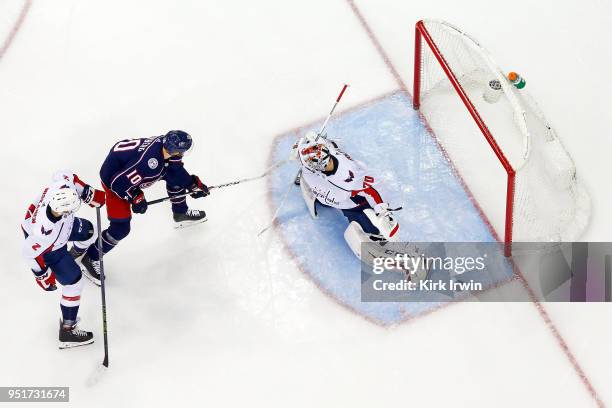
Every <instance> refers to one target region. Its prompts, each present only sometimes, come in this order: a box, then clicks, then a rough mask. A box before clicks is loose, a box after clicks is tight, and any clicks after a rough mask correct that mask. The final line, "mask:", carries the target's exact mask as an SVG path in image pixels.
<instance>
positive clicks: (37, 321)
mask: <svg viewBox="0 0 612 408" xmlns="http://www.w3.org/2000/svg"><path fill="white" fill-rule="evenodd" d="M26 2H27V0H3V1H2V3H0V35H1V36H2V37H0V47H3V44H4V41H5V40H4V39H5V38H9V37H10V36H11V27H12V25H13V23H14V22H15V20H16V19H17V17H18V15H19V10H21V7H22V5H23V4H25V3H26ZM351 4H352V3H350V2H347V1H345V0H334V1H323V0H316V1H315V0H311V1H281V0H260V1H257V2H247V1H244V0H243V1H238V0H225V1H219V0H208V1H196V0H190V1H188V0H183V1H180V2H171V1H151V0H149V1H144V0H133V1H130V2H126V1H117V0H107V1H83V0H81V1H78V0H64V1H61V2H57V1H56V2H52V1H45V0H33V1H32V3H31V8H30V10H29V12H28V13H27V15H26V17H25V20H24V22H23V24H22V26H21V28H20V30H19V31H18V32H17V34H16V35H15V36H14V41H12V43H11V44H10V47H9V48H7V49H6V52H4V53H3V54H0V118H1V120H0V134H1V137H2V151H3V158H2V161H1V164H0V166H1V167H0V168H1V169H2V170H3V174H4V177H3V178H2V181H1V187H2V189H1V191H2V199H1V200H0V223H1V226H2V228H1V229H0V239H1V242H2V246H1V249H0V255H1V259H2V260H3V262H2V267H0V278H1V283H0V323H1V324H2V326H3V329H2V331H1V337H0V339H1V340H0V386H10V385H22V386H27V385H32V386H34V385H37V386H43V385H54V386H70V387H71V406H79V407H80V406H84V407H98V406H99V407H102V406H105V407H107V406H111V405H114V406H144V405H145V404H148V405H150V406H169V405H173V406H174V405H177V406H178V405H180V404H183V405H185V406H245V405H254V406H279V407H280V406H283V407H284V406H292V407H298V406H304V407H307V406H308V407H311V406H330V407H331V406H333V407H353V406H355V407H357V406H370V407H371V406H376V407H383V406H409V405H414V406H417V405H418V406H483V407H490V406H507V407H517V406H530V407H531V406H556V407H561V406H564V407H578V406H592V405H595V404H596V403H597V402H598V401H597V400H596V398H599V402H600V403H601V404H603V403H608V404H610V403H612V387H610V380H609V378H610V363H612V351H610V350H611V349H610V344H612V329H611V328H610V321H611V319H610V315H611V313H610V307H609V305H606V304H587V305H577V304H545V305H544V308H545V310H546V311H547V312H548V314H549V316H550V319H551V321H552V322H553V323H554V325H555V327H556V329H557V330H558V334H559V335H561V336H562V337H563V339H565V342H566V345H567V347H568V350H570V351H569V353H571V356H572V357H571V358H575V363H577V364H579V366H580V367H581V368H582V370H583V372H584V374H585V375H586V376H587V378H588V379H583V378H580V376H579V375H578V374H577V372H576V370H575V364H573V363H574V361H572V360H571V358H570V357H569V354H568V353H567V352H566V350H564V348H563V347H562V345H561V344H560V342H559V340H558V338H557V337H556V334H555V333H554V332H553V331H552V330H551V326H550V325H549V324H547V323H546V322H545V320H544V319H543V317H542V315H541V314H540V313H539V311H538V308H536V307H535V306H534V305H533V304H530V303H520V304H518V303H516V304H493V303H487V304H478V303H462V304H457V305H452V306H450V307H447V308H444V309H442V310H440V311H437V312H434V313H432V314H429V315H427V316H424V317H421V318H418V319H416V320H414V321H411V322H408V323H404V324H401V325H399V326H395V327H391V328H386V329H385V328H381V327H379V326H377V325H373V324H371V323H370V322H368V321H365V320H363V319H361V318H359V317H358V316H356V315H354V314H352V313H350V312H348V311H347V310H346V309H344V308H341V307H339V306H338V305H337V304H336V303H334V302H333V301H332V300H330V299H329V298H328V297H327V296H325V295H324V294H322V293H321V292H320V291H319V289H318V288H317V287H316V286H315V285H314V284H313V283H312V281H311V280H309V279H308V278H307V277H305V276H304V275H303V274H302V273H301V272H300V271H299V270H298V269H297V267H296V265H295V263H294V262H293V261H292V259H291V258H290V257H289V256H288V255H287V254H286V253H285V252H284V251H283V248H282V245H281V243H280V241H279V240H278V236H277V235H276V234H275V232H274V231H272V233H269V234H267V236H265V237H264V238H263V239H257V238H256V234H257V232H258V231H259V230H260V229H261V228H262V227H263V226H265V225H266V223H267V222H268V220H269V217H270V216H271V214H272V209H271V208H269V206H268V203H267V200H266V189H265V183H263V182H261V183H259V182H254V183H251V184H248V185H244V186H237V187H234V188H230V189H227V190H225V191H218V192H217V193H215V194H213V195H211V197H209V198H207V199H206V200H201V201H197V202H196V201H192V202H190V204H192V205H193V206H195V207H199V208H204V209H206V211H207V212H208V214H209V221H208V222H207V223H206V224H205V225H202V226H199V227H197V228H192V229H185V230H180V231H176V230H174V229H172V226H171V220H170V217H169V215H170V212H169V208H167V207H164V206H158V207H152V208H151V209H150V211H149V212H148V213H147V214H146V215H145V216H138V217H134V220H133V230H132V233H131V235H130V236H129V237H128V238H127V239H126V240H125V241H124V242H122V243H121V246H120V247H119V248H117V249H116V251H115V252H114V253H112V255H109V256H108V258H107V262H106V266H107V270H108V317H109V330H110V350H111V354H110V370H109V372H108V373H107V375H106V376H105V377H104V378H102V379H101V381H100V382H99V383H98V384H97V385H96V386H94V387H87V386H86V385H85V381H86V379H87V377H88V376H89V375H90V373H91V372H92V371H94V370H95V368H96V367H97V366H98V365H99V364H100V362H101V360H102V342H101V313H100V306H99V294H98V293H99V292H98V290H97V288H95V287H93V286H92V285H87V286H86V288H85V292H84V294H83V301H82V307H81V316H82V318H83V325H84V327H85V328H91V329H93V330H94V331H95V334H96V336H97V337H96V339H97V341H96V343H95V345H94V346H89V347H85V348H82V349H77V350H69V351H59V350H57V347H56V343H55V342H56V335H57V333H56V330H57V318H58V316H59V307H58V300H59V297H58V294H57V293H43V292H42V291H41V290H40V289H39V288H38V287H37V286H36V285H35V284H34V281H33V279H32V277H31V275H30V272H29V271H28V269H27V268H26V266H25V264H24V263H23V261H22V260H21V258H20V245H21V240H22V236H21V232H20V230H19V222H20V220H21V218H22V217H23V215H24V213H25V209H26V207H27V203H28V200H30V199H31V198H32V197H33V196H34V195H35V194H36V192H37V191H38V189H40V187H41V186H42V185H43V184H44V183H45V182H46V181H47V180H48V179H49V177H50V175H51V173H52V172H53V171H54V170H56V169H59V168H70V169H74V170H75V171H76V172H78V173H79V175H80V176H82V178H84V179H85V180H88V181H90V182H91V183H98V180H97V172H98V169H99V166H100V163H101V162H102V160H103V159H104V157H105V154H106V152H107V150H108V148H109V147H110V146H111V145H112V143H113V142H114V141H116V140H118V139H121V138H129V137H141V136H150V135H157V134H161V133H163V132H165V131H166V130H168V129H171V128H180V129H185V130H188V131H189V132H190V133H191V134H193V135H194V136H195V138H196V139H197V149H196V151H195V152H194V154H193V155H192V156H190V157H188V159H187V166H188V169H190V170H191V171H193V172H196V173H198V174H200V175H201V176H202V177H203V178H205V179H206V180H209V181H210V182H211V183H217V182H224V181H226V180H227V181H230V180H233V179H235V178H241V177H247V176H250V175H255V174H258V173H260V172H261V171H263V169H264V168H265V165H266V163H267V159H268V155H269V153H270V149H271V145H272V140H273V138H274V136H276V135H278V134H281V133H284V132H286V131H288V130H290V129H293V128H295V127H297V126H301V125H304V124H307V123H309V122H312V121H313V120H318V119H320V118H321V117H323V116H324V115H325V113H326V112H327V110H328V109H329V105H330V100H333V98H334V96H335V95H336V92H337V90H338V87H339V85H341V84H342V83H344V82H348V83H350V84H351V85H352V86H351V88H350V92H349V93H348V94H347V95H346V98H345V100H344V101H343V105H342V109H346V108H349V107H351V106H355V105H358V104H360V103H362V102H364V101H366V100H370V99H373V98H375V97H377V96H380V95H382V94H385V93H388V92H391V91H394V90H396V89H398V87H399V84H398V83H397V82H396V80H395V78H394V77H393V75H392V74H391V73H390V71H389V68H388V66H387V65H386V64H385V62H384V61H383V59H382V58H381V57H380V55H379V53H378V52H377V49H376V48H375V47H374V45H373V43H372V41H371V39H370V37H369V36H368V33H367V32H366V31H365V30H364V28H363V27H362V25H361V24H360V21H359V19H358V18H357V16H356V14H355V13H354V10H353V8H352V7H351ZM355 6H356V7H357V8H358V9H359V11H360V12H361V14H362V15H363V17H364V18H365V20H366V21H367V22H368V24H369V26H370V27H371V30H372V32H373V33H374V35H375V36H376V38H378V40H380V44H381V45H382V47H383V48H384V50H385V52H386V53H387V54H388V55H389V58H390V62H391V64H393V66H395V67H396V69H397V72H399V74H400V76H401V79H402V80H403V82H405V83H406V84H407V87H408V89H411V85H410V81H411V80H410V78H411V75H412V52H413V40H414V23H415V22H416V21H417V20H418V19H419V18H423V17H433V18H443V19H445V20H448V21H451V22H453V23H455V24H456V25H458V26H459V27H461V28H463V29H465V30H466V31H468V32H470V33H472V34H473V35H475V36H476V37H477V38H479V39H480V40H481V42H482V43H483V45H484V46H485V47H487V48H488V49H489V50H490V51H491V52H492V53H493V55H494V56H495V58H496V60H497V61H498V62H499V63H500V64H501V65H503V66H504V67H508V68H509V69H514V70H516V71H518V72H520V73H522V74H524V76H525V77H526V78H527V81H528V86H529V88H530V91H531V93H532V94H533V95H534V96H535V97H536V99H537V100H538V101H539V103H540V104H541V106H542V108H543V109H544V111H545V112H546V113H547V116H548V117H549V119H550V120H551V121H552V123H553V124H554V125H555V126H556V128H557V131H558V132H559V134H560V135H561V137H562V138H563V140H564V143H565V144H566V146H567V147H568V150H569V151H570V152H571V153H572V155H573V157H574V159H575V161H576V165H577V168H578V170H579V172H580V175H581V177H582V180H583V182H584V183H585V185H586V186H587V188H588V189H589V192H590V194H591V197H592V199H593V217H592V221H591V224H590V226H589V229H588V230H587V232H586V234H585V235H584V239H585V240H590V241H606V240H607V241H609V240H610V239H611V235H610V226H612V215H611V212H610V211H609V208H610V207H611V205H612V194H611V193H610V190H609V188H608V185H609V181H608V179H609V173H610V170H609V169H610V165H609V161H610V160H609V151H610V148H611V147H612V141H611V140H612V139H611V138H610V137H609V135H608V133H609V131H608V126H607V125H608V123H607V122H608V119H609V118H610V112H609V109H610V104H609V102H608V100H609V95H610V94H612V83H611V81H609V80H608V77H609V67H610V63H611V62H612V55H611V53H612V51H611V49H610V47H609V46H608V44H607V43H608V41H609V39H610V38H612V25H611V24H610V23H611V22H612V21H611V20H612V6H611V5H610V4H609V3H607V2H603V1H598V0H585V1H581V2H577V1H571V2H569V1H568V2H555V1H552V0H544V1H528V0H517V1H514V2H512V3H501V2H488V1H485V0H478V1H468V2H453V1H449V0H431V1H424V2H400V1H397V0H395V1H394V0H379V1H376V2H374V1H365V0H359V1H356V2H355ZM1 49H2V50H4V47H3V48H1ZM510 67H511V68H510ZM147 194H148V196H149V197H157V196H161V195H163V194H164V190H163V188H162V186H158V187H156V188H152V189H149V190H147ZM82 215H83V216H86V217H88V218H93V217H94V213H93V211H90V210H86V211H83V212H82ZM564 344H565V343H564ZM587 383H588V384H591V385H592V387H593V390H592V391H591V390H590V389H589V387H588V386H587V385H586V384H587Z"/></svg>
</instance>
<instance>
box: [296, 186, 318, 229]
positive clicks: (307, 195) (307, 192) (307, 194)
mask: <svg viewBox="0 0 612 408" xmlns="http://www.w3.org/2000/svg"><path fill="white" fill-rule="evenodd" d="M300 190H302V197H303V198H304V202H305V203H306V207H308V212H309V213H310V216H311V217H312V218H313V219H315V220H316V219H317V207H316V205H317V199H316V197H315V195H314V194H313V192H312V189H311V188H310V186H309V185H308V183H306V180H304V178H303V177H302V179H301V181H300Z"/></svg>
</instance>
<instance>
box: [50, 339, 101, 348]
mask: <svg viewBox="0 0 612 408" xmlns="http://www.w3.org/2000/svg"><path fill="white" fill-rule="evenodd" d="M93 342H94V339H91V340H87V341H80V342H75V341H60V342H59V349H60V350H65V349H70V348H75V347H80V346H86V345H88V344H91V343H93Z"/></svg>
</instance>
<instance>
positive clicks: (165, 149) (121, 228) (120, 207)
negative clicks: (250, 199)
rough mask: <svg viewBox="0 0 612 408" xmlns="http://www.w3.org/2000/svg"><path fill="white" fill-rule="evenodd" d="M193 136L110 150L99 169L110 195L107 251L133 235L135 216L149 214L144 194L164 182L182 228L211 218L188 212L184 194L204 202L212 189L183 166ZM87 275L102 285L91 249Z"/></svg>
mask: <svg viewBox="0 0 612 408" xmlns="http://www.w3.org/2000/svg"><path fill="white" fill-rule="evenodd" d="M192 144H193V142H192V139H191V136H190V135H189V134H188V133H186V132H184V131H182V130H172V131H170V132H168V133H167V134H166V135H163V136H156V137H151V138H140V139H127V140H121V141H119V142H117V143H115V145H114V146H113V147H112V148H111V150H110V152H109V153H108V155H107V156H106V160H104V163H103V164H102V168H101V169H100V178H101V179H102V186H103V187H104V190H105V192H106V211H107V214H108V219H109V221H110V225H109V227H108V228H107V229H105V230H104V231H103V232H102V246H103V248H102V251H103V253H104V254H106V253H107V252H109V251H110V250H112V249H113V248H114V247H115V246H116V245H117V244H118V243H119V241H121V240H122V239H124V238H125V237H127V235H128V234H129V233H130V220H131V218H132V212H134V213H137V214H144V213H145V212H146V211H147V207H148V204H147V200H146V198H145V195H144V192H143V191H142V190H143V189H146V188H147V187H150V186H151V185H152V184H154V183H155V182H156V181H159V180H164V181H165V182H166V190H167V191H168V195H169V196H171V197H176V198H172V199H171V200H170V201H171V202H172V212H173V217H174V221H175V223H176V226H177V227H184V226H187V225H191V224H197V223H200V222H203V221H206V213H205V212H204V211H202V210H194V209H190V208H188V207H187V202H186V197H185V196H184V194H185V193H186V192H189V191H191V192H192V193H191V196H192V197H193V198H200V197H205V196H207V195H208V194H209V191H208V187H207V186H206V185H205V184H204V183H202V180H200V178H199V177H198V176H196V175H193V174H190V173H188V172H187V170H185V168H184V167H183V161H182V158H183V155H184V154H185V153H186V152H187V151H189V150H190V149H191V147H192ZM81 263H82V265H83V266H84V267H85V269H86V272H87V273H86V276H87V277H88V278H90V279H91V280H92V281H93V282H94V283H96V284H98V285H99V284H100V248H98V244H97V242H96V243H94V244H92V245H91V246H90V247H89V248H88V249H87V252H86V253H85V255H84V256H83V258H82V259H81Z"/></svg>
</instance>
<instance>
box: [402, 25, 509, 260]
mask: <svg viewBox="0 0 612 408" xmlns="http://www.w3.org/2000/svg"><path fill="white" fill-rule="evenodd" d="M423 40H425V43H427V45H428V46H429V48H430V49H431V52H432V53H433V55H434V56H435V57H436V59H437V61H438V63H439V64H440V66H441V68H442V70H443V71H444V73H445V74H446V76H447V77H448V79H449V81H450V82H451V84H452V85H453V87H454V88H455V91H456V92H457V95H458V96H459V98H461V100H462V101H463V104H464V105H465V107H466V109H467V110H468V112H469V113H470V115H472V118H473V119H474V121H475V122H476V125H478V128H479V129H480V131H481V132H482V135H483V136H484V138H485V139H486V141H487V143H489V146H491V149H493V152H494V153H495V155H496V156H497V158H498V159H499V162H500V163H501V165H502V166H503V168H504V170H505V171H506V173H507V175H508V180H507V187H506V216H505V219H506V220H505V227H504V244H505V245H504V253H505V255H506V256H510V255H511V253H512V227H513V224H512V220H513V212H514V186H515V178H516V171H515V170H514V168H513V167H512V165H511V164H510V162H509V161H508V159H507V158H506V156H505V154H504V152H503V151H502V149H501V148H500V147H499V145H498V144H497V141H496V140H495V137H494V136H493V135H492V134H491V131H490V130H489V128H488V127H487V125H486V124H485V122H484V121H483V120H482V117H481V116H480V114H479V113H478V110H477V109H476V107H475V106H474V104H473V103H472V101H471V100H470V98H469V97H468V95H467V93H466V92H465V90H464V89H463V87H462V86H461V84H460V83H459V80H458V79H457V77H456V76H455V74H454V73H453V70H452V69H451V67H450V66H449V64H448V63H447V62H446V60H445V58H444V55H443V53H442V52H441V51H440V49H439V48H438V46H437V45H436V43H435V42H434V40H433V38H432V36H431V35H430V34H429V32H428V31H427V28H426V27H425V24H424V22H423V20H420V21H418V22H417V23H416V26H415V36H414V87H413V101H412V105H413V107H414V109H416V110H418V109H419V108H420V106H421V75H422V72H421V66H422V56H423Z"/></svg>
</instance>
